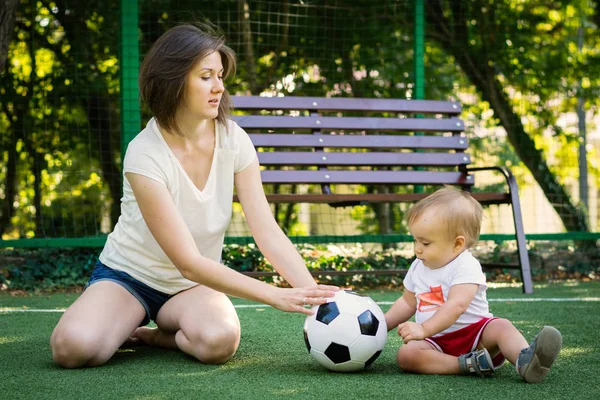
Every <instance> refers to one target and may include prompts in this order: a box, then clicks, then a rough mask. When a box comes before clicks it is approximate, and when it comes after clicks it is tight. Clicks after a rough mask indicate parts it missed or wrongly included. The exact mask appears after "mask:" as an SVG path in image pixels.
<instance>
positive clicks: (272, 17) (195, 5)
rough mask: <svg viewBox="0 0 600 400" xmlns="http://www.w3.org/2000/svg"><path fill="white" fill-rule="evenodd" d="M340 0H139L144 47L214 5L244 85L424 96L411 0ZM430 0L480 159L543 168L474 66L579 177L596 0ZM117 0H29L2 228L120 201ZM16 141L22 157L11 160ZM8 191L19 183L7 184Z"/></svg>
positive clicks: (4, 136)
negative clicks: (580, 122) (527, 155)
mask: <svg viewBox="0 0 600 400" xmlns="http://www.w3.org/2000/svg"><path fill="white" fill-rule="evenodd" d="M334 3H335V4H334ZM334 3H327V2H309V3H306V2H287V1H286V2H272V1H256V2H247V4H248V9H247V10H246V11H245V12H244V11H240V8H239V4H240V3H239V2H237V1H233V0H221V1H218V2H216V3H215V2H214V1H213V2H209V1H198V0H139V15H140V26H139V45H140V50H141V53H142V54H145V53H146V52H147V50H148V49H149V47H150V45H151V44H152V43H153V42H154V41H155V40H156V39H157V38H158V37H159V36H160V35H161V34H162V33H163V32H165V31H166V30H167V29H168V28H170V27H171V26H173V25H175V24H177V23H181V22H184V21H194V20H202V19H208V20H210V21H212V22H214V23H215V24H217V25H218V26H219V27H220V28H221V29H222V31H223V33H224V34H225V36H226V38H227V40H228V43H229V44H230V45H231V46H232V47H233V48H234V50H235V51H236V53H237V54H238V60H239V65H238V66H239V68H238V74H237V76H236V77H234V78H233V79H232V81H231V82H228V87H229V90H230V92H232V93H234V94H236V93H237V94H248V93H253V94H261V93H263V94H270V95H315V96H347V97H349V96H355V97H381V98H386V97H393V98H413V97H414V96H413V91H414V84H415V77H414V71H413V68H414V66H413V64H414V50H413V44H414V43H413V35H414V33H413V30H414V26H413V21H414V15H413V11H414V8H413V2H411V1H375V2H373V1H366V0H360V1H353V2H334ZM425 3H426V14H427V24H426V43H425V46H426V49H425V59H424V63H425V77H426V85H425V93H426V95H425V97H426V98H428V99H447V98H452V97H453V98H456V99H458V100H460V101H461V103H463V104H464V105H465V112H464V113H463V116H462V117H463V118H464V119H465V121H466V122H467V127H468V133H469V135H470V136H471V137H472V146H471V148H470V151H471V152H472V154H473V159H474V161H475V164H476V165H490V164H502V165H507V166H510V167H511V168H512V169H513V172H514V173H515V175H516V176H517V178H518V180H519V183H520V184H521V186H524V185H525V184H531V182H532V180H531V179H530V177H531V173H530V172H529V171H528V170H527V169H526V168H525V166H524V165H523V163H522V162H521V160H519V158H518V157H517V156H516V154H517V153H516V152H515V149H514V148H513V147H512V145H510V144H509V143H508V142H507V140H506V138H505V137H504V136H500V135H498V134H497V132H498V131H499V127H500V125H501V121H500V117H499V115H498V114H497V110H491V109H490V106H489V104H487V103H485V102H483V101H482V100H481V98H482V94H481V93H480V92H478V90H475V84H474V81H475V80H478V79H482V80H484V81H485V82H486V83H488V84H489V82H492V81H493V80H494V79H497V80H498V82H500V84H501V85H502V90H503V92H504V93H507V94H508V95H509V99H510V107H511V108H512V110H514V111H515V113H516V114H517V116H518V117H519V118H520V119H521V121H522V122H523V125H524V127H525V130H526V132H527V134H528V135H530V136H531V137H532V138H534V139H535V142H536V147H537V148H539V149H543V151H544V156H545V159H546V160H547V162H548V163H549V166H550V169H551V171H552V173H553V174H554V175H556V176H557V180H558V181H559V182H560V183H562V184H564V185H566V186H570V185H573V186H575V185H574V182H573V180H574V178H573V177H575V176H577V175H578V170H577V160H576V159H575V155H576V154H577V147H578V145H579V138H578V131H577V127H576V124H575V123H573V122H564V121H563V118H561V117H563V116H564V115H566V113H572V112H573V111H574V109H575V104H576V101H577V97H578V96H583V98H584V100H585V108H586V110H589V112H590V114H597V110H598V108H599V107H600V102H599V99H600V96H598V93H599V92H600V90H599V88H600V63H599V62H598V59H599V58H600V42H599V41H598V35H597V21H598V16H597V12H595V11H596V10H594V7H595V3H594V2H589V1H581V0H564V1H556V0H540V1H536V2H535V4H533V5H531V4H529V3H528V2H523V1H516V0H500V1H489V0H477V1H469V2H454V1H447V0H445V1H439V2H438V1H436V2H425ZM215 4H217V5H216V6H215ZM118 7H119V1H118V0H98V1H95V2H73V1H70V2H69V1H65V0H57V1H52V2H48V1H34V0H21V1H20V5H19V8H18V12H17V24H16V26H15V32H14V35H13V40H12V42H11V44H10V48H9V60H8V64H7V66H8V67H7V72H6V73H5V74H4V75H2V76H0V96H1V97H2V102H1V103H0V147H1V149H2V150H1V151H0V202H1V203H0V205H1V206H2V207H0V235H2V234H4V235H5V238H13V237H31V236H38V237H39V236H43V237H52V236H56V237H67V236H79V235H82V234H96V233H98V231H99V230H101V229H102V228H101V227H100V224H99V222H98V221H100V220H108V222H107V224H108V225H110V224H111V223H114V222H115V219H116V217H117V216H118V212H119V210H118V196H119V193H120V185H121V181H120V179H121V178H120V174H119V165H120V164H119V163H120V152H119V136H120V128H119V121H120V118H121V116H120V115H119V107H120V103H119V97H118V95H119V58H120V54H119V48H118V46H119V43H120V39H119V32H120V31H119V28H120V26H119V18H118V12H117V10H118ZM596 8H597V6H596ZM245 15H248V18H249V20H246V22H245V20H244V18H245ZM441 17H443V18H447V19H440V18H441ZM246 23H247V25H245V24H246ZM580 25H581V26H582V29H583V39H584V40H583V47H582V49H581V50H580V49H578V48H577V39H578V37H577V33H578V28H579V26H580ZM245 27H249V28H250V30H249V33H250V36H249V37H245V36H244V34H245V33H244V32H245ZM121 39H123V38H121ZM135 42H138V38H135ZM248 44H250V46H248ZM250 50H251V51H250ZM465 55H467V56H469V57H472V58H470V59H469V60H468V61H469V63H470V64H471V65H474V66H476V67H477V71H478V72H481V74H478V76H473V75H469V76H467V73H466V72H465V71H462V70H461V69H460V68H459V65H460V63H459V61H460V60H459V57H464V56H465ZM479 75H480V76H479ZM144 110H145V111H144V114H145V117H148V116H149V115H148V113H147V110H146V109H144ZM123 117H124V118H126V116H123ZM588 119H591V118H588ZM594 128H595V127H594V126H593V125H590V128H589V129H588V130H589V131H590V132H591V131H592V130H593V129H594ZM513 145H516V146H518V143H517V144H513ZM9 152H12V153H11V154H13V155H14V156H15V158H16V160H17V161H18V162H12V163H11V162H9V156H8V155H9ZM588 157H589V168H590V180H594V181H595V183H596V185H597V186H600V169H599V168H600V167H598V165H599V162H598V161H599V160H598V155H597V154H596V151H595V150H591V151H590V152H589V153H588ZM11 173H14V174H15V176H16V179H15V180H14V182H13V181H10V180H9V179H8V177H9V176H11ZM98 177H99V179H97V178H98ZM527 178H529V179H527ZM478 179H479V178H478ZM11 182H12V183H11ZM478 182H482V180H478ZM485 182H486V183H489V184H490V185H495V182H493V181H492V182H487V181H485ZM9 184H10V185H11V186H12V187H11V188H8V187H7V185H9ZM11 190H14V193H15V195H14V198H10V199H7V198H6V196H7V194H9V193H10V192H11ZM15 205H16V206H15ZM11 208H12V209H11ZM286 208H287V206H286V207H281V208H280V209H279V210H278V211H279V212H278V215H277V217H278V220H279V221H281V222H283V223H285V224H286V227H285V228H286V229H289V232H292V233H293V232H299V231H301V230H302V226H300V225H301V224H299V223H298V221H297V218H296V217H297V213H296V212H295V210H290V211H291V213H288V212H287V209H286ZM7 210H8V212H7ZM402 211H403V210H402V209H401V208H399V207H397V206H395V207H393V209H392V210H391V213H390V214H391V215H390V219H391V221H390V225H391V229H392V230H394V231H395V232H402V231H404V229H405V228H404V227H403V225H402ZM9 213H10V218H9V216H8V215H7V214H9ZM590 214H592V213H590ZM355 217H356V218H364V219H361V222H362V223H361V225H360V226H361V229H362V231H363V232H364V233H373V232H378V231H379V229H380V228H379V226H378V218H377V213H376V212H375V211H374V210H373V209H368V208H364V209H362V210H358V211H356V212H355Z"/></svg>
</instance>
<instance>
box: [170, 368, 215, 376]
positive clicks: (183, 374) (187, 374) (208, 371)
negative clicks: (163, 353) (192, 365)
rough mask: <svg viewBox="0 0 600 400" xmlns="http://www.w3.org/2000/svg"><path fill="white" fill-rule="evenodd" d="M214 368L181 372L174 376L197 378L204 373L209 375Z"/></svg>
mask: <svg viewBox="0 0 600 400" xmlns="http://www.w3.org/2000/svg"><path fill="white" fill-rule="evenodd" d="M215 371H216V370H215V369H211V370H206V371H196V372H182V373H179V374H175V376H177V377H180V378H198V377H201V376H204V375H209V374H212V373H214V372H215Z"/></svg>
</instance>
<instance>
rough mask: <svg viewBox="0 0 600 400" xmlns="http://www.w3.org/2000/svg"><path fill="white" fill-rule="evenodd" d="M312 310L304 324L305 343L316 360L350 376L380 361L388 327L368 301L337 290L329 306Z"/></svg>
mask: <svg viewBox="0 0 600 400" xmlns="http://www.w3.org/2000/svg"><path fill="white" fill-rule="evenodd" d="M315 307H316V308H317V310H316V312H315V313H314V314H313V315H309V316H308V317H307V318H306V321H305V322H304V342H305V343H306V347H307V349H308V352H309V353H310V355H311V356H313V357H314V359H315V360H317V361H318V362H319V363H321V364H322V365H323V366H325V367H326V368H328V369H330V370H332V371H338V372H353V371H360V370H362V369H364V368H366V367H368V366H369V365H371V364H372V363H373V362H374V361H375V360H376V359H377V357H379V354H381V351H382V350H383V347H384V346H385V341H386V339H387V326H386V323H385V317H384V314H383V311H381V308H379V306H378V305H377V303H375V302H374V301H373V300H372V299H371V298H370V297H367V296H359V295H358V294H356V293H352V292H348V291H344V290H340V291H338V292H336V294H335V297H333V298H332V300H331V301H330V302H328V303H325V304H321V305H319V306H315Z"/></svg>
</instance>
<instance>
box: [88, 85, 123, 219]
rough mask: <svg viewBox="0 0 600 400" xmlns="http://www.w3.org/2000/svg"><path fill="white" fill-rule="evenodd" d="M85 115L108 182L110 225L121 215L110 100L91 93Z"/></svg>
mask: <svg viewBox="0 0 600 400" xmlns="http://www.w3.org/2000/svg"><path fill="white" fill-rule="evenodd" d="M87 117H88V122H89V124H90V128H91V129H92V132H93V133H94V134H95V135H96V139H97V141H96V143H97V146H94V148H95V149H96V151H97V153H96V154H97V157H98V160H99V161H100V168H101V169H102V175H103V177H104V181H105V182H106V183H107V184H108V187H109V190H110V195H111V197H112V204H111V207H110V222H111V227H114V226H115V224H116V223H117V221H118V219H119V216H120V215H121V202H120V199H121V185H122V181H121V172H120V170H119V168H118V167H117V164H116V162H115V158H114V155H115V149H116V148H117V147H118V146H116V145H115V144H114V141H113V137H112V135H111V129H110V102H109V101H107V99H106V97H105V95H104V94H99V93H91V94H90V97H89V99H88V101H87Z"/></svg>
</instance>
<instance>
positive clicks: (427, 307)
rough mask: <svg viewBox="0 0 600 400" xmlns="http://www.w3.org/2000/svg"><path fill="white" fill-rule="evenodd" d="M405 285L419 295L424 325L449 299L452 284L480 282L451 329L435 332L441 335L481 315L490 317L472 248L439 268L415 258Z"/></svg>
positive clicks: (417, 317)
mask: <svg viewBox="0 0 600 400" xmlns="http://www.w3.org/2000/svg"><path fill="white" fill-rule="evenodd" d="M403 283H404V287H406V289H408V290H409V291H411V292H413V293H414V294H415V296H416V298H417V312H416V313H415V320H416V322H417V323H419V324H422V323H423V322H425V321H427V320H428V319H429V318H431V317H432V316H433V315H434V314H435V312H436V311H437V310H438V308H440V307H441V306H442V304H444V303H445V302H446V299H447V298H448V292H449V291H450V287H452V286H454V285H460V284H463V283H475V284H477V285H479V289H478V290H477V294H475V298H473V301H471V304H469V308H468V309H467V311H465V312H464V313H463V314H462V315H461V316H460V317H458V320H457V321H456V322H455V323H454V324H453V325H452V326H451V327H449V328H448V329H446V330H444V331H442V332H440V333H438V334H436V335H434V337H435V336H441V335H443V334H446V333H450V332H454V331H457V330H459V329H462V328H464V327H466V326H468V325H471V324H473V323H475V322H477V321H479V320H480V319H482V318H491V317H492V314H491V313H490V310H489V305H488V301H487V298H486V289H487V284H486V282H485V275H484V274H483V270H482V269H481V264H480V263H479V261H477V259H476V258H475V257H473V255H472V254H471V252H470V251H468V250H465V251H463V252H462V253H461V254H459V256H458V257H456V258H455V259H454V260H452V261H451V262H449V263H448V264H446V265H445V266H443V267H442V268H438V269H430V268H428V267H426V266H425V265H423V262H422V261H421V260H419V259H418V258H417V259H416V260H415V261H413V263H412V264H411V266H410V268H409V270H408V272H407V273H406V277H405V278H404V282H403Z"/></svg>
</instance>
